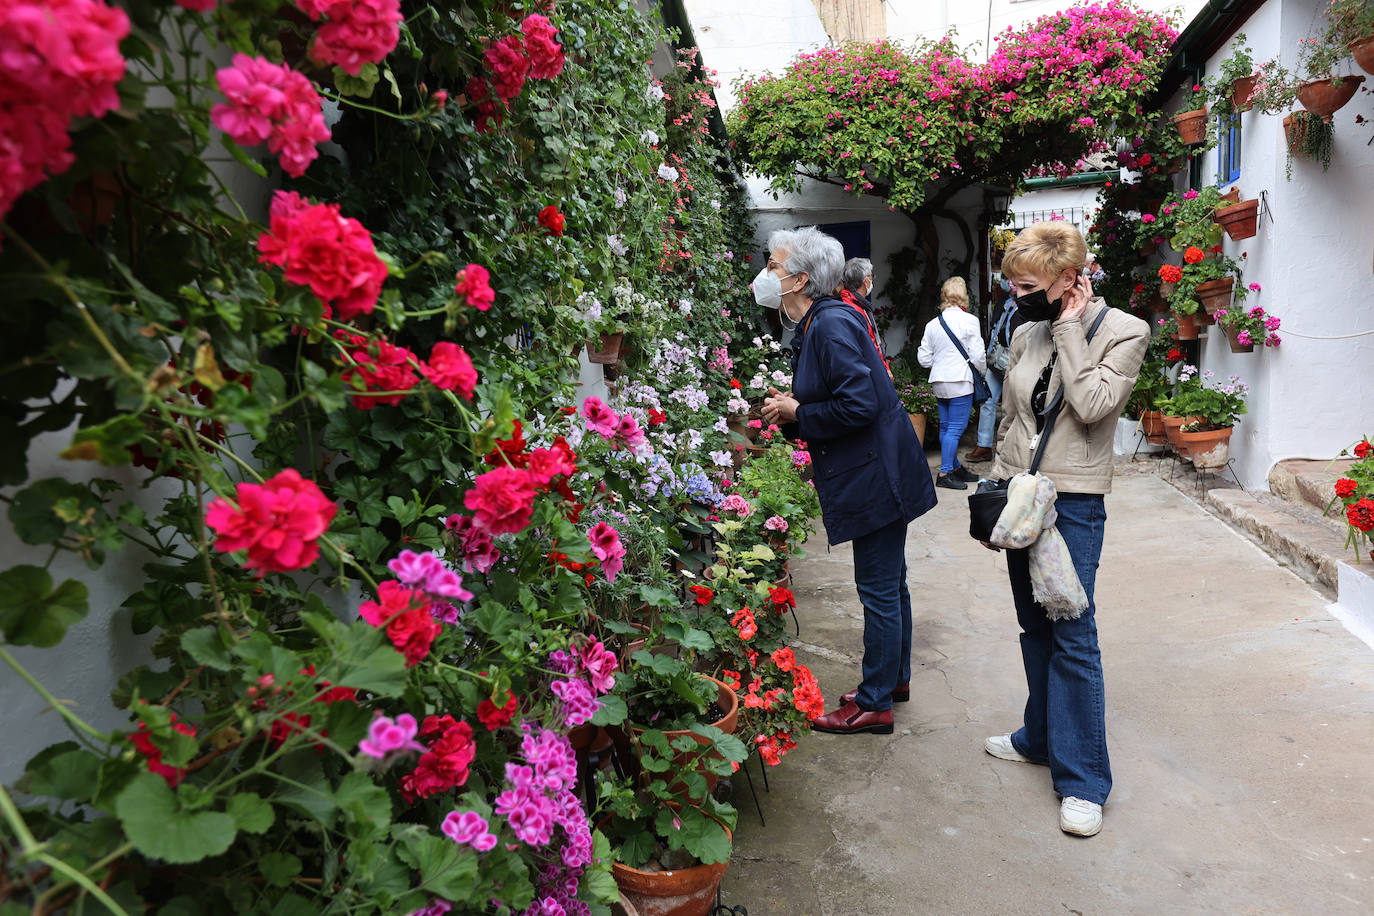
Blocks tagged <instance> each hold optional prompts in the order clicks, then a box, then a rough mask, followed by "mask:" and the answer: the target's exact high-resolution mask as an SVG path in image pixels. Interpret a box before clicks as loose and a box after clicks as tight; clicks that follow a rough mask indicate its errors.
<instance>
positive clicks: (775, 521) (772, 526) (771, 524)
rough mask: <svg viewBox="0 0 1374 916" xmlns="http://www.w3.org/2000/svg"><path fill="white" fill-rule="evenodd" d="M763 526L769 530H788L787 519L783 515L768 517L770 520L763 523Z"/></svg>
mask: <svg viewBox="0 0 1374 916" xmlns="http://www.w3.org/2000/svg"><path fill="white" fill-rule="evenodd" d="M763 527H765V528H767V529H768V530H769V531H777V532H784V531H786V530H787V519H785V518H783V517H782V516H781V515H771V516H769V517H768V520H767V521H765V522H764V523H763Z"/></svg>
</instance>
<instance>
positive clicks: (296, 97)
mask: <svg viewBox="0 0 1374 916" xmlns="http://www.w3.org/2000/svg"><path fill="white" fill-rule="evenodd" d="M215 79H216V80H217V81H218V82H219V88H220V90H221V91H222V92H223V93H224V97H225V98H226V99H227V100H228V101H227V102H221V103H219V104H218V105H216V106H215V107H214V108H212V109H211V110H210V120H211V121H213V122H214V125H215V126H216V127H218V128H219V129H220V130H222V131H224V132H225V133H226V134H228V135H229V136H230V138H232V139H233V141H234V142H235V143H238V144H241V145H243V146H254V145H256V144H258V143H262V142H264V141H266V143H267V148H268V149H269V150H271V151H272V152H274V153H277V154H278V156H279V157H280V160H281V167H282V169H283V170H284V171H285V172H286V174H288V175H291V176H293V177H300V176H301V175H303V174H305V170H306V168H307V167H308V166H309V165H310V163H311V162H313V161H314V160H315V157H316V156H318V155H319V151H318V150H317V149H316V148H315V147H316V145H317V144H320V143H323V142H324V141H326V140H328V139H329V128H327V127H325V124H324V115H323V113H322V108H321V106H322V103H321V101H320V95H319V93H317V92H316V91H315V86H314V84H313V83H311V82H310V80H308V79H306V78H305V77H304V76H302V75H301V74H299V73H297V72H296V71H294V70H292V69H291V68H290V67H288V66H286V65H285V64H274V63H272V62H271V61H270V60H268V59H267V58H265V57H249V56H248V55H247V54H235V55H234V59H233V62H232V64H231V65H230V66H228V67H225V68H224V69H223V70H220V71H219V72H218V73H216V74H215Z"/></svg>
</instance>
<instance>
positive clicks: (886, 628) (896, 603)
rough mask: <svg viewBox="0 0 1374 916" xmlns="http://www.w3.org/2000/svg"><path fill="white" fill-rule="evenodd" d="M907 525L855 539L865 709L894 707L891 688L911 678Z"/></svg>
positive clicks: (861, 691) (861, 695) (897, 524)
mask: <svg viewBox="0 0 1374 916" xmlns="http://www.w3.org/2000/svg"><path fill="white" fill-rule="evenodd" d="M906 525H907V523H906V522H893V523H892V524H890V525H888V526H887V527H885V528H879V529H878V530H877V531H874V532H872V533H870V534H865V535H861V536H859V537H856V538H855V539H854V585H855V586H856V587H857V588H858V591H859V600H860V601H861V602H863V606H864V664H863V683H861V684H860V685H859V695H858V697H857V698H856V700H855V702H856V703H858V704H859V708H861V709H891V708H892V690H893V688H895V687H896V686H897V685H898V684H905V683H907V682H909V681H910V680H911V594H910V592H908V591H907V588H906Z"/></svg>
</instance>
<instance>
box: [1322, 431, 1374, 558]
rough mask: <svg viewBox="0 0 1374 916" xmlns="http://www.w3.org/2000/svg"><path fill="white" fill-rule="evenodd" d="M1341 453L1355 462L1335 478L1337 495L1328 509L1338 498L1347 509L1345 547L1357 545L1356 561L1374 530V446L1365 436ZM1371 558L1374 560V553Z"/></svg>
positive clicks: (1329, 508)
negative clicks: (1339, 476)
mask: <svg viewBox="0 0 1374 916" xmlns="http://www.w3.org/2000/svg"><path fill="white" fill-rule="evenodd" d="M1341 455H1353V456H1354V457H1355V458H1356V461H1355V462H1354V463H1353V464H1351V465H1350V468H1349V469H1348V470H1347V471H1346V472H1345V476H1344V477H1342V478H1340V479H1339V480H1337V481H1336V488H1335V496H1333V497H1332V499H1331V502H1329V503H1327V506H1326V510H1327V511H1328V512H1329V511H1331V507H1332V506H1333V505H1335V503H1336V500H1338V499H1339V500H1340V501H1341V503H1342V505H1343V506H1344V509H1345V524H1346V539H1345V546H1347V547H1351V548H1354V550H1355V560H1356V562H1359V558H1360V552H1361V549H1362V548H1364V547H1368V546H1369V541H1370V536H1369V532H1370V531H1374V498H1371V497H1374V446H1371V445H1370V443H1369V437H1368V436H1365V437H1363V438H1361V439H1360V441H1359V442H1357V443H1355V445H1354V446H1352V447H1350V448H1348V449H1342V450H1341ZM1371 558H1372V559H1374V552H1371Z"/></svg>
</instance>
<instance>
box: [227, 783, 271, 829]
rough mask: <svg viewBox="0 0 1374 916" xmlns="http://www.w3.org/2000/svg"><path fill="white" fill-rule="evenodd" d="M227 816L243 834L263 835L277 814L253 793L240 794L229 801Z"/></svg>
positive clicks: (260, 797)
mask: <svg viewBox="0 0 1374 916" xmlns="http://www.w3.org/2000/svg"><path fill="white" fill-rule="evenodd" d="M228 814H229V816H230V817H232V818H233V819H234V823H235V824H236V825H237V826H238V828H239V830H242V831H243V832H244V833H265V832H266V831H267V828H269V827H271V826H272V824H273V822H274V821H276V819H277V813H276V811H274V810H273V809H272V806H271V805H269V804H268V803H267V802H266V801H264V800H263V798H262V796H260V795H258V794H257V793H255V792H240V793H239V794H237V795H235V796H233V797H232V798H230V799H229V805H228Z"/></svg>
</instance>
